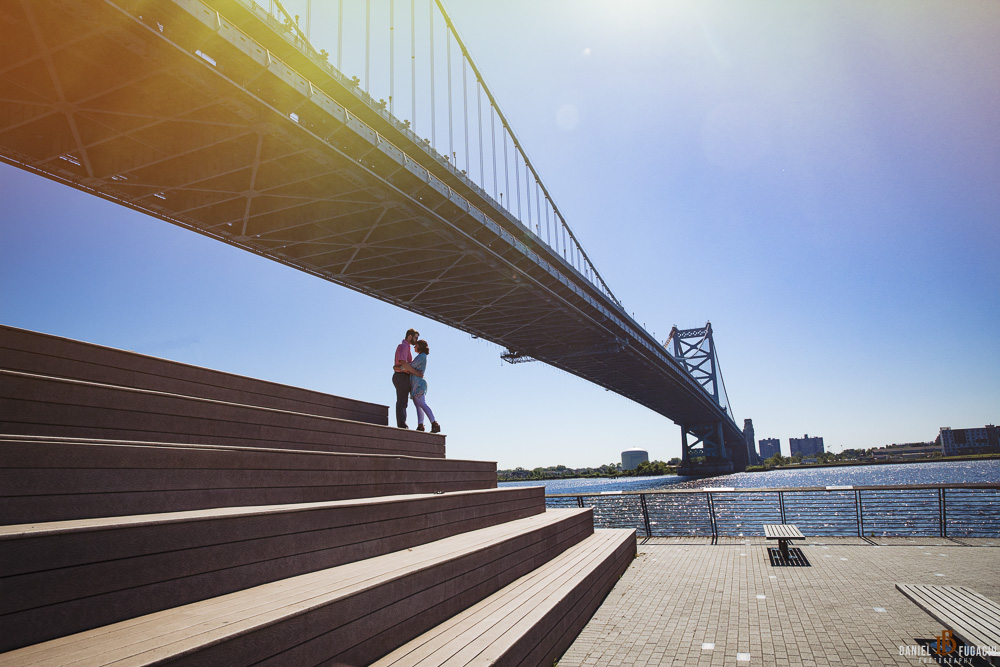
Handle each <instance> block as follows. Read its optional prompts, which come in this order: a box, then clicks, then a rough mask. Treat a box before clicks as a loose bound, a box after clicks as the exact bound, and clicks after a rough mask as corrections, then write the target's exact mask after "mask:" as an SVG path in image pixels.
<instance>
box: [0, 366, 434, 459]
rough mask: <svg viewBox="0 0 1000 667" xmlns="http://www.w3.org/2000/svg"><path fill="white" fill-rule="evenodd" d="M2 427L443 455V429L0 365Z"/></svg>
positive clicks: (22, 431) (100, 435)
mask: <svg viewBox="0 0 1000 667" xmlns="http://www.w3.org/2000/svg"><path fill="white" fill-rule="evenodd" d="M0 433H7V434H19V435H36V436H56V437H58V436H66V437H74V438H94V439H103V440H109V439H115V440H151V441H155V442H178V443H196V444H203V445H236V446H240V447H258V446H259V447H285V448H292V449H308V450H315V451H327V452H356V453H362V454H399V455H404V456H436V457H440V458H444V455H445V438H444V436H443V435H438V434H431V433H421V432H418V431H411V430H406V429H398V428H395V427H389V426H382V425H378V424H369V423H364V422H356V421H350V420H345V419H339V418H335V417H326V416H323V415H315V414H307V413H303V412H296V411H291V410H280V409H277V408H269V407H261V406H256V405H245V404H240V403H233V402H229V401H220V400H216V399H208V398H201V397H197V396H185V395H182V394H172V393H168V392H163V391H154V390H150V389H137V388H134V387H130V386H124V385H112V384H103V383H97V382H89V381H84V380H74V379H70V378H63V377H56V376H49V375H38V374H33V373H24V372H21V371H11V370H2V369H0Z"/></svg>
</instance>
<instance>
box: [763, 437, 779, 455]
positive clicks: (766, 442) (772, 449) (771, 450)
mask: <svg viewBox="0 0 1000 667" xmlns="http://www.w3.org/2000/svg"><path fill="white" fill-rule="evenodd" d="M780 453H781V440H778V439H777V438H764V439H763V440H761V441H760V458H761V459H764V460H767V459H769V458H771V457H772V456H774V455H775V454H780Z"/></svg>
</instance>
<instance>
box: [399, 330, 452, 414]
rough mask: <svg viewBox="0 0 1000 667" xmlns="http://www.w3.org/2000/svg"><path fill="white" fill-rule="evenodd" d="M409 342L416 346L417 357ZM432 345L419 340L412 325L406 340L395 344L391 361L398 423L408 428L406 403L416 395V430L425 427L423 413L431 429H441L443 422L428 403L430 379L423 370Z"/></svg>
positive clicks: (414, 400) (414, 398) (414, 401)
mask: <svg viewBox="0 0 1000 667" xmlns="http://www.w3.org/2000/svg"><path fill="white" fill-rule="evenodd" d="M410 346H413V347H414V348H415V349H416V350H417V356H416V358H414V357H413V356H412V354H411V352H410ZM430 352H431V349H430V347H428V346H427V341H425V340H420V333H419V332H418V331H417V330H416V329H409V330H407V332H406V336H405V337H404V338H403V342H402V343H400V344H399V345H398V346H397V347H396V356H395V357H394V358H393V361H392V370H393V373H392V386H394V387H395V388H396V426H398V427H399V428H409V427H408V426H407V425H406V405H407V400H408V398H410V397H412V398H413V404H414V405H415V406H417V430H418V431H423V430H424V415H425V414H426V415H427V417H428V419H430V420H431V433H440V432H441V425H440V424H438V423H437V422H436V421H434V413H433V412H431V409H430V406H428V405H427V380H425V379H424V371H425V370H427V355H428V354H430Z"/></svg>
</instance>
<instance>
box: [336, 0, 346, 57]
mask: <svg viewBox="0 0 1000 667" xmlns="http://www.w3.org/2000/svg"><path fill="white" fill-rule="evenodd" d="M337 69H338V70H339V71H341V72H343V71H344V0H340V7H339V9H338V10H337Z"/></svg>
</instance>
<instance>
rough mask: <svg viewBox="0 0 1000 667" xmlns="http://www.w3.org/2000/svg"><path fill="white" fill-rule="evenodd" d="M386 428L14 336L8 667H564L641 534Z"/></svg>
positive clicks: (132, 359)
mask: <svg viewBox="0 0 1000 667" xmlns="http://www.w3.org/2000/svg"><path fill="white" fill-rule="evenodd" d="M387 414H388V409H387V408H385V407H384V406H375V405H372V404H370V403H366V402H363V401H351V400H349V399H343V398H339V397H333V396H326V395H323V394H319V393H317V392H311V391H306V390H300V389H296V388H293V387H286V386H283V385H276V384H273V383H268V382H263V381H259V380H253V379H250V378H243V377H240V376H234V375H231V374H226V373H218V372H215V371H211V370H207V369H204V368H197V367H192V366H186V365H183V364H177V363H175V362H170V361H166V360H162V359H154V358H152V357H146V356H143V355H137V354H134V353H130V352H125V351H121V350H112V349H110V348H104V347H100V346H95V345H90V344H86V343H79V342H76V341H69V340H67V339H63V338H57V337H53V336H47V335H44V334H37V333H33V332H28V331H25V330H21V329H14V328H11V327H0V523H2V524H3V525H0V553H2V554H3V558H0V588H2V590H3V591H4V594H3V595H2V596H0V665H7V664H10V665H15V664H16V665H22V664H53V665H61V664H67V663H70V662H74V661H77V660H80V661H82V662H85V663H87V664H108V663H111V662H116V661H126V662H128V663H130V664H156V663H165V662H177V663H180V664H196V663H197V664H226V665H239V664H250V663H265V664H274V665H283V666H284V665H305V664H310V665H311V664H317V663H320V662H332V663H340V664H352V665H359V664H370V663H373V662H376V661H378V660H383V661H389V662H386V663H385V664H394V665H406V664H414V663H415V662H416V660H417V659H420V660H425V662H424V663H422V664H441V663H443V662H444V660H446V659H448V660H451V661H452V662H449V664H486V663H487V662H490V661H493V660H496V661H497V663H496V664H538V665H541V664H549V665H550V664H552V662H553V660H555V659H557V658H558V656H559V655H560V654H561V653H562V651H563V650H565V648H566V647H567V646H568V645H569V643H571V642H572V639H573V638H574V637H575V636H576V634H577V633H578V632H579V631H580V629H582V627H583V625H584V624H585V623H586V621H587V620H588V619H589V617H590V615H591V614H592V613H593V611H594V610H595V609H596V607H597V606H598V605H599V604H600V602H601V600H603V598H604V596H605V595H606V594H607V593H608V591H609V590H610V589H611V587H612V586H613V585H614V582H615V581H616V580H617V579H618V577H619V576H620V575H621V573H622V572H623V571H624V569H625V568H626V567H627V566H628V563H629V562H630V561H631V559H632V558H633V557H634V555H635V550H636V546H635V533H634V531H596V532H595V531H594V529H593V518H592V515H591V510H589V509H567V510H548V511H547V510H546V508H545V500H544V496H543V493H542V489H541V488H540V487H522V488H505V489H498V488H496V464H495V463H491V462H479V461H461V460H453V459H446V458H444V442H445V438H444V436H442V435H438V434H429V433H416V432H412V431H404V430H400V429H392V428H389V427H388V426H386V425H385V420H386V416H387ZM241 424H242V425H248V424H252V425H253V426H252V427H249V426H247V427H246V428H242V429H241V428H239V427H238V426H239V425H241ZM428 661H429V662H428ZM456 661H457V662H456Z"/></svg>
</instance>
